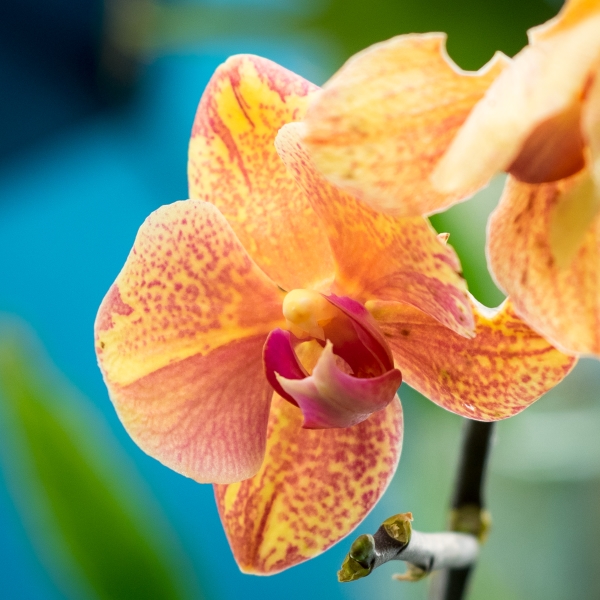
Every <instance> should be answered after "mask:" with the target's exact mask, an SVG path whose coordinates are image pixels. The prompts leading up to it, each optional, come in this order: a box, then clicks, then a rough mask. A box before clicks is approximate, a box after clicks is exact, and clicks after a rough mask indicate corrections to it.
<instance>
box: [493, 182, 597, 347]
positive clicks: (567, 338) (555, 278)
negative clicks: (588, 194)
mask: <svg viewBox="0 0 600 600" xmlns="http://www.w3.org/2000/svg"><path fill="white" fill-rule="evenodd" d="M586 179H587V175H586V174H585V173H583V174H582V175H579V176H576V177H573V178H571V179H568V180H564V181H560V182H558V183H548V184H545V185H528V184H524V183H520V182H518V181H515V180H514V179H512V178H510V177H509V180H508V182H507V186H506V188H505V191H504V195H503V197H502V200H501V202H500V205H499V206H498V208H497V209H496V211H495V212H494V213H493V214H492V217H491V219H490V224H489V235H488V257H489V262H490V267H491V269H492V271H493V273H494V276H495V278H496V280H497V281H498V284H499V285H500V286H501V287H502V288H503V289H504V290H505V291H506V292H507V293H508V294H510V296H511V297H512V299H513V302H514V305H515V309H516V310H517V311H518V313H519V314H520V315H521V316H522V317H523V319H525V320H526V321H527V322H528V323H530V324H531V326H532V327H534V328H535V329H536V330H537V331H539V332H541V333H542V334H543V335H544V336H545V337H547V338H548V339H549V340H550V341H552V342H553V343H554V344H556V345H557V346H558V347H559V348H562V349H565V350H567V351H570V352H575V353H583V354H595V355H600V327H599V326H598V323H600V278H599V273H598V265H599V264H600V221H599V218H598V217H596V218H595V219H592V220H589V219H588V220H587V223H589V224H588V226H587V228H585V222H584V223H583V229H584V235H583V238H582V240H581V243H580V244H579V247H578V249H577V250H576V253H575V255H574V257H573V258H572V259H571V260H570V262H568V263H567V264H560V263H559V261H557V260H556V258H555V256H554V254H553V251H552V247H551V237H552V236H551V232H552V228H553V223H554V220H555V219H557V218H558V217H557V214H560V213H561V212H562V213H566V212H570V213H572V214H574V215H577V214H578V213H577V211H578V209H580V208H581V206H582V205H581V197H579V196H578V195H577V194H576V192H577V191H578V190H581V188H582V186H583V188H584V190H585V188H586ZM590 186H591V184H590V182H589V181H588V184H587V188H589V187H590ZM592 189H594V188H593V186H592ZM584 200H585V198H584ZM577 201H579V205H577V204H576V205H575V207H574V208H573V209H572V210H569V211H567V209H564V208H563V206H564V205H565V203H568V202H576V203H577ZM556 228H557V230H558V231H560V230H562V231H563V232H564V235H567V232H566V230H565V228H564V227H561V223H560V221H559V222H557V226H556Z"/></svg>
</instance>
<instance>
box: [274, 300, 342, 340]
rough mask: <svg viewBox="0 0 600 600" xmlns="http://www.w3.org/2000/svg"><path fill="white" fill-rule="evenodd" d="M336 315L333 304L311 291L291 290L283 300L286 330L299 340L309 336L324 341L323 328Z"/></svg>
mask: <svg viewBox="0 0 600 600" xmlns="http://www.w3.org/2000/svg"><path fill="white" fill-rule="evenodd" d="M337 313H338V310H337V309H336V307H335V306H333V304H331V303H330V302H328V301H327V300H326V299H325V298H324V297H323V296H322V295H321V294H319V292H315V291H313V290H302V289H299V290H292V291H291V292H289V293H288V295H287V296H286V297H285V299H284V300H283V316H284V317H285V320H286V325H287V328H288V330H289V331H291V332H292V333H293V334H294V335H296V336H297V337H299V338H305V337H308V336H310V337H315V338H319V339H321V340H324V339H325V334H324V332H323V326H324V325H326V324H327V323H328V322H329V321H331V319H333V317H335V316H336V314H337Z"/></svg>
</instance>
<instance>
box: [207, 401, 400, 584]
mask: <svg viewBox="0 0 600 600" xmlns="http://www.w3.org/2000/svg"><path fill="white" fill-rule="evenodd" d="M401 446H402V410H401V407H400V403H399V401H398V400H397V399H396V400H394V401H393V402H392V403H390V404H389V405H388V407H387V408H385V409H384V410H381V411H379V412H376V413H374V414H373V415H371V416H370V417H369V418H368V419H367V420H366V421H363V422H362V423H359V424H358V425H355V426H353V427H349V428H346V429H316V430H309V429H303V428H302V413H301V412H300V410H299V409H298V408H296V407H295V406H292V405H291V404H290V403H289V402H286V401H285V400H284V399H282V398H280V397H278V396H277V395H275V396H274V398H273V403H272V408H271V417H270V420H269V431H268V441H267V453H266V456H265V461H264V463H263V465H262V467H261V469H260V471H259V473H258V474H257V475H255V476H254V477H253V478H252V479H248V480H246V481H242V482H240V483H234V484H231V485H226V486H224V485H217V486H215V495H216V498H217V504H218V507H219V513H220V515H221V520H222V521H223V525H224V527H225V531H226V533H227V538H228V539H229V544H230V545H231V548H232V550H233V554H234V556H235V559H236V561H237V563H238V565H239V566H240V569H241V570H242V571H243V572H245V573H256V574H263V575H271V574H275V573H278V572H280V571H283V570H285V569H288V568H289V567H292V566H294V565H296V564H298V563H300V562H303V561H305V560H308V559H309V558H313V557H314V556H317V555H318V554H321V553H322V552H324V551H325V550H327V548H329V547H331V546H332V545H333V544H335V543H336V542H338V541H339V540H341V539H342V538H343V537H345V536H346V535H348V534H349V533H350V532H351V531H352V530H353V529H354V528H355V527H356V526H357V525H358V524H359V523H360V522H361V521H362V520H363V519H364V518H365V517H366V515H367V514H368V513H369V512H370V511H371V509H372V508H373V507H374V506H375V504H376V503H377V502H378V500H379V498H380V497H381V495H382V494H383V492H384V491H385V489H386V487H387V486H388V484H389V482H390V480H391V478H392V476H393V474H394V472H395V470H396V466H397V464H398V460H399V458H400V449H401Z"/></svg>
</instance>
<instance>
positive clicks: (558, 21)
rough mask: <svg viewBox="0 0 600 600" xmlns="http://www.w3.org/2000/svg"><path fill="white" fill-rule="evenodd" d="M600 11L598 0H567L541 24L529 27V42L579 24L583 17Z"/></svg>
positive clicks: (591, 15) (586, 17)
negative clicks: (548, 19)
mask: <svg viewBox="0 0 600 600" xmlns="http://www.w3.org/2000/svg"><path fill="white" fill-rule="evenodd" d="M599 12H600V2H598V0H567V2H565V3H564V5H563V7H562V8H561V9H560V12H559V13H558V14H557V15H556V17H554V18H553V19H550V21H548V22H546V23H544V24H543V25H538V26H537V27H533V28H532V29H530V30H529V31H528V32H527V34H528V37H529V41H530V42H532V43H533V42H537V41H539V40H542V39H544V38H548V37H551V36H553V35H555V34H557V33H560V32H561V31H564V30H566V29H569V28H571V27H573V26H574V25H577V24H579V23H580V22H581V21H583V20H584V19H588V18H590V17H593V16H594V15H596V14H597V13H599Z"/></svg>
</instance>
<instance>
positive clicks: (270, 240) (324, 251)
mask: <svg viewBox="0 0 600 600" xmlns="http://www.w3.org/2000/svg"><path fill="white" fill-rule="evenodd" d="M316 91H318V88H317V87H316V86H314V85H313V84H311V83H309V82H308V81H306V80H305V79H303V78H302V77H300V76H298V75H296V74H294V73H292V72H291V71H288V70H287V69H284V68H283V67H280V66H279V65H277V64H275V63H273V62H271V61H269V60H266V59H264V58H260V57H258V56H249V55H240V56H234V57H232V58H230V59H229V60H227V62H225V63H224V64H223V65H221V66H220V67H219V68H218V69H217V71H216V72H215V74H214V75H213V77H212V79H211V80H210V82H209V84H208V86H207V87H206V90H205V92H204V94H203V96H202V100H201V101H200V105H199V106H198V112H197V114H196V119H195V121H194V127H193V130H192V138H191V140H190V148H189V163H188V176H189V185H190V197H192V198H199V199H201V200H207V201H209V202H212V203H213V204H215V205H216V206H217V207H218V208H219V210H220V211H221V212H222V213H223V214H224V215H225V217H227V220H228V221H229V223H230V224H231V226H232V227H233V229H234V231H235V232H236V234H237V236H238V237H239V239H240V241H241V242H242V244H243V245H244V247H245V248H246V250H247V251H248V253H249V254H250V256H252V258H253V259H254V260H255V261H256V263H257V264H258V265H259V266H260V267H261V268H262V269H263V270H264V271H265V273H267V275H269V276H270V277H271V278H272V279H273V280H274V281H276V282H277V283H278V284H279V285H281V286H282V287H283V288H284V289H286V290H291V289H294V288H299V287H311V286H312V285H313V284H315V283H316V282H320V281H322V280H324V279H327V278H329V277H331V276H332V274H333V263H332V258H331V252H330V250H329V246H328V243H327V239H326V237H325V235H324V233H323V231H322V227H321V224H320V222H319V219H318V217H317V216H316V215H315V214H314V211H313V210H312V208H311V207H310V204H309V203H308V201H307V200H306V198H305V196H304V194H303V193H302V191H301V190H299V189H298V187H297V185H296V183H295V182H294V180H293V179H292V177H291V176H290V175H289V174H288V173H287V172H286V170H285V167H284V166H283V165H282V163H281V160H280V159H279V157H278V156H277V153H276V151H275V147H274V145H273V142H274V141H275V136H276V134H277V131H278V130H279V128H280V127H282V126H283V125H284V124H285V123H289V122H290V121H298V120H300V119H302V118H303V117H304V114H305V112H306V108H307V105H308V101H309V99H310V97H311V96H312V95H314V93H315V92H316Z"/></svg>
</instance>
